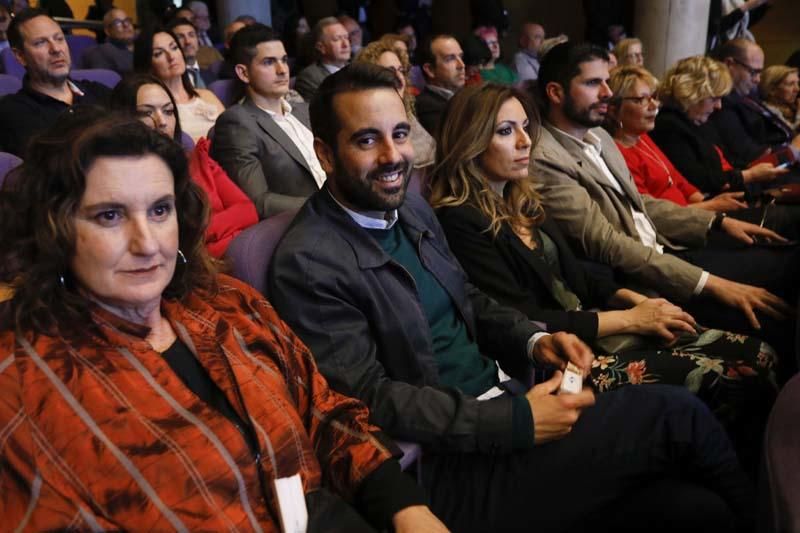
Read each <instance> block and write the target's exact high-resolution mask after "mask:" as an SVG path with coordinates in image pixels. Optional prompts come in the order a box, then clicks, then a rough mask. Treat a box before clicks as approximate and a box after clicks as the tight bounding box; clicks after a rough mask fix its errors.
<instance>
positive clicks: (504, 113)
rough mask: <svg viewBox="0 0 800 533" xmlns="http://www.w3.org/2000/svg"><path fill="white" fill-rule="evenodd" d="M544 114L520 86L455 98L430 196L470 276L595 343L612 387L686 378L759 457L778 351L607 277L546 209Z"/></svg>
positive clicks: (598, 368)
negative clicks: (532, 169)
mask: <svg viewBox="0 0 800 533" xmlns="http://www.w3.org/2000/svg"><path fill="white" fill-rule="evenodd" d="M539 127H540V123H539V117H538V114H537V113H536V111H535V108H534V107H533V106H531V105H529V104H528V101H527V97H526V95H525V94H523V93H521V92H520V91H518V90H517V89H513V88H509V87H505V86H501V85H496V84H488V85H483V86H480V87H467V88H465V89H463V90H461V91H459V92H458V93H457V94H456V96H454V97H453V99H452V100H450V103H449V104H448V107H447V110H446V111H445V115H444V117H443V119H442V122H441V127H440V130H439V136H438V138H437V152H436V166H435V167H434V172H433V176H432V178H431V197H430V202H431V204H432V205H433V206H434V208H435V209H436V214H437V216H438V218H439V221H440V222H441V224H442V227H443V228H444V231H445V234H446V235H447V241H448V243H449V244H450V248H451V249H452V251H453V253H454V254H455V256H456V257H457V258H458V260H459V261H460V263H461V265H462V266H463V267H464V269H465V270H466V271H467V274H468V275H469V279H470V280H471V281H472V282H473V283H474V284H475V285H477V286H478V288H480V289H481V290H482V291H483V292H485V293H486V294H488V295H489V296H491V297H492V298H494V299H496V300H497V301H499V302H500V303H502V304H505V305H509V306H511V307H514V308H516V309H518V310H520V311H522V312H523V313H525V314H527V315H528V317H529V318H531V320H537V321H541V322H544V323H545V324H546V326H547V329H548V330H549V331H567V332H569V333H574V334H575V335H577V336H579V337H580V338H581V339H582V340H584V341H585V342H587V343H588V344H590V345H591V346H593V347H594V348H595V350H596V358H595V360H594V363H593V367H592V379H593V381H594V384H595V385H596V386H597V388H598V389H599V390H600V391H606V390H610V389H614V388H617V387H620V386H624V385H636V384H644V383H666V384H674V385H685V386H686V387H688V388H689V389H690V390H691V391H692V392H694V393H696V394H697V395H698V396H699V397H700V398H701V399H703V400H704V401H706V402H707V403H708V404H709V405H710V406H711V407H712V410H714V411H715V413H716V414H717V415H718V416H719V417H720V419H721V421H723V423H725V424H726V426H727V427H728V429H729V431H731V433H732V435H733V436H734V440H735V441H736V443H737V444H738V445H739V448H740V451H741V450H742V448H743V447H744V448H746V449H747V451H748V457H747V458H748V460H750V461H752V462H751V463H750V464H751V465H754V464H756V463H755V461H756V451H757V450H758V439H755V440H751V439H752V434H753V432H754V430H756V429H757V428H759V427H761V426H763V424H764V422H765V420H766V416H767V414H768V412H769V405H770V404H771V401H772V400H773V399H774V395H775V392H776V385H775V375H774V370H773V365H774V364H775V353H774V351H773V350H772V348H771V347H770V346H768V345H767V344H765V343H763V342H761V341H760V340H759V339H756V338H752V337H746V336H744V335H733V334H731V333H727V332H723V331H719V330H703V329H701V328H699V327H698V326H697V324H695V321H694V319H693V318H692V317H691V316H690V315H689V314H688V313H686V312H684V311H683V310H682V309H681V308H679V307H678V306H676V305H673V304H672V303H670V302H668V301H667V300H664V299H662V298H648V297H646V296H645V295H643V294H639V293H637V292H635V291H632V290H630V289H627V288H624V287H620V286H619V285H617V284H616V283H615V282H614V281H613V280H612V279H611V276H610V275H609V276H604V275H595V274H593V273H590V272H589V271H588V270H586V269H585V268H583V266H582V265H581V263H579V262H578V260H577V259H576V258H575V256H574V255H573V253H572V251H571V249H570V247H569V246H568V245H567V243H566V240H565V239H564V237H563V236H562V234H561V232H560V231H559V229H558V226H557V225H556V224H555V222H554V221H552V220H550V219H548V218H547V217H546V213H545V212H544V210H543V208H542V205H541V202H540V198H539V195H538V193H537V192H536V191H535V189H534V187H535V177H533V178H531V176H530V175H529V170H528V168H529V167H528V164H529V158H530V152H531V149H532V147H533V144H534V143H535V141H536V138H537V135H538V129H539Z"/></svg>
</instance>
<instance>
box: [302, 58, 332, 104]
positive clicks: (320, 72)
mask: <svg viewBox="0 0 800 533" xmlns="http://www.w3.org/2000/svg"><path fill="white" fill-rule="evenodd" d="M330 75H331V73H330V72H329V71H328V69H326V68H325V67H323V66H322V63H319V62H317V63H312V64H310V65H309V66H307V67H306V68H304V69H303V70H301V71H300V73H299V74H298V75H297V78H296V79H295V81H294V90H295V91H297V92H299V93H300V96H302V97H303V100H305V101H306V102H310V101H311V100H312V98H314V95H316V94H317V87H319V85H320V84H321V83H322V80H324V79H325V78H327V77H328V76H330Z"/></svg>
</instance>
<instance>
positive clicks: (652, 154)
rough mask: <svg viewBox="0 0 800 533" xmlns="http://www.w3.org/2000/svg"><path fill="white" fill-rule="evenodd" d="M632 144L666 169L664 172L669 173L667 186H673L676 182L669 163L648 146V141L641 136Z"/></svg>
mask: <svg viewBox="0 0 800 533" xmlns="http://www.w3.org/2000/svg"><path fill="white" fill-rule="evenodd" d="M631 146H632V147H633V148H634V149H635V150H636V151H637V152H639V153H641V154H642V155H643V156H645V157H647V158H649V159H651V160H652V161H655V162H656V164H657V165H658V166H660V167H661V168H662V169H663V170H664V174H666V175H667V186H669V187H672V184H673V183H674V182H673V181H672V173H671V172H670V171H669V168H667V165H665V164H664V161H662V160H661V158H660V157H658V154H657V153H656V151H655V150H653V149H652V148H650V146H648V145H647V143H646V142H645V141H644V139H642V138H639V139H638V140H637V142H636V143H635V144H633V145H631Z"/></svg>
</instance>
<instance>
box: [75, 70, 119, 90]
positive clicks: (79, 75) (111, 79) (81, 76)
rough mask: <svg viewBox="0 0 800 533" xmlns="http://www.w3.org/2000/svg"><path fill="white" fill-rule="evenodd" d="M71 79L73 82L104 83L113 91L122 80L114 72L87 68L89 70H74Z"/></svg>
mask: <svg viewBox="0 0 800 533" xmlns="http://www.w3.org/2000/svg"><path fill="white" fill-rule="evenodd" d="M69 76H70V78H72V79H73V80H89V81H96V82H97V83H102V84H103V85H105V86H106V87H108V88H109V89H113V88H114V87H116V86H117V83H119V80H121V79H122V78H121V76H120V75H119V74H117V73H116V72H114V71H113V70H107V69H104V68H87V69H78V70H73V71H72V72H70V74H69Z"/></svg>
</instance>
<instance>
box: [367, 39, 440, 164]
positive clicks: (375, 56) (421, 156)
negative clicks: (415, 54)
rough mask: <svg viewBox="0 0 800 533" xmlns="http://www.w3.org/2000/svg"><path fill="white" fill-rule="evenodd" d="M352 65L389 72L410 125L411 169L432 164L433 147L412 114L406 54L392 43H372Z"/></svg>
mask: <svg viewBox="0 0 800 533" xmlns="http://www.w3.org/2000/svg"><path fill="white" fill-rule="evenodd" d="M354 63H371V64H373V65H379V66H381V67H384V68H388V69H389V70H391V71H392V72H393V73H394V75H395V76H396V77H397V80H398V81H399V82H400V89H399V91H400V97H401V98H402V99H403V105H405V108H406V114H407V115H408V121H409V124H411V144H412V146H413V147H414V168H423V167H428V166H430V165H431V164H433V158H434V155H435V150H436V143H435V141H434V140H433V137H431V135H430V133H428V132H427V131H426V130H425V128H423V127H422V125H421V124H420V123H419V120H417V115H416V112H415V110H414V96H413V95H412V94H411V92H410V91H409V87H411V84H410V83H409V80H408V73H409V72H410V70H411V63H410V62H409V60H408V54H407V53H406V52H405V51H403V49H402V48H399V47H397V46H395V45H394V42H393V41H391V40H384V39H381V40H379V41H373V42H371V43H369V44H368V45H367V46H365V47H364V48H362V49H361V51H360V52H359V53H358V54H357V55H356V57H355V60H354Z"/></svg>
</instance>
